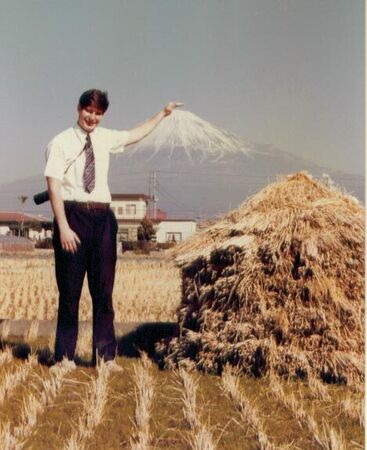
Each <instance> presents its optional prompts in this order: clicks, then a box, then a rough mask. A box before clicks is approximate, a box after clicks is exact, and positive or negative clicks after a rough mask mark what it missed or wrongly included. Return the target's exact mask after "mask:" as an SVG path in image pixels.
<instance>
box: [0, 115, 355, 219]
mask: <svg viewBox="0 0 367 450" xmlns="http://www.w3.org/2000/svg"><path fill="white" fill-rule="evenodd" d="M299 170H307V171H309V172H310V173H311V174H312V175H313V176H315V177H321V176H322V174H323V173H327V174H328V175H329V176H330V177H331V178H332V179H333V180H334V181H335V183H336V184H338V185H341V186H343V187H344V188H345V189H346V191H347V192H349V193H352V194H353V195H355V196H356V197H357V198H359V199H360V200H361V201H363V200H364V178H363V177H362V176H358V175H348V174H345V173H341V172H335V171H332V170H328V169H327V168H324V167H320V166H318V165H316V164H314V163H312V162H310V161H307V160H304V159H302V158H299V157H296V156H294V155H292V154H290V153H287V152H283V151H280V150H278V149H276V148H273V147H271V146H264V145H257V144H253V143H249V142H246V141H245V140H243V139H242V138H240V137H239V136H237V135H235V134H233V133H231V132H229V131H227V130H224V129H221V128H219V127H217V126H215V125H213V124H211V123H209V122H207V121H205V120H203V119H201V118H200V117H198V116H196V115H195V114H193V113H191V112H189V111H181V110H175V111H174V112H173V113H172V114H171V115H170V116H168V117H166V118H165V119H164V120H163V121H162V122H161V123H160V124H159V126H158V127H157V128H156V129H155V130H154V131H153V132H152V133H151V134H150V135H149V136H147V137H146V138H145V139H143V140H142V141H140V142H139V143H137V144H135V145H133V146H130V147H127V148H126V150H125V152H124V153H122V154H116V155H111V164H110V174H109V180H110V188H111V192H114V193H129V192H130V193H133V192H135V193H137V192H139V193H147V194H148V193H149V178H150V175H151V174H152V172H156V186H155V192H156V195H157V197H158V207H159V208H160V209H163V210H165V211H167V212H168V214H169V216H171V217H172V216H173V217H180V218H184V217H185V218H198V217H199V218H200V217H201V218H206V217H213V216H217V215H220V214H224V213H225V212H227V211H228V210H230V209H233V208H235V207H236V206H238V205H239V204H240V203H242V202H243V201H244V200H245V198H246V197H248V196H249V195H252V194H254V193H255V192H257V191H258V190H260V189H261V188H262V187H264V186H265V185H266V184H268V183H269V182H271V181H274V180H275V178H276V176H277V175H281V174H289V173H294V172H296V171H299ZM44 189H45V181H44V179H43V177H42V175H40V176H36V177H32V178H28V179H25V180H18V181H17V182H13V183H8V184H6V185H2V190H1V195H0V210H5V209H6V210H9V209H10V210H20V203H19V202H17V197H18V196H20V195H29V197H30V199H29V200H28V201H27V203H26V204H25V210H26V211H28V212H32V213H40V214H47V212H49V213H50V206H49V204H46V205H42V206H35V205H33V203H32V200H31V197H32V195H33V194H34V193H36V192H38V191H40V190H44Z"/></svg>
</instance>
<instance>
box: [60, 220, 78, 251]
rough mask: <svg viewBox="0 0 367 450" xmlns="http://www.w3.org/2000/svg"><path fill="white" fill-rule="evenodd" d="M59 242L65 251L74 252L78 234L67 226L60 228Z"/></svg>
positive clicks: (76, 248) (76, 247) (76, 246)
mask: <svg viewBox="0 0 367 450" xmlns="http://www.w3.org/2000/svg"><path fill="white" fill-rule="evenodd" d="M60 243H61V247H62V249H63V250H64V251H65V252H70V253H76V252H77V251H78V245H80V239H79V237H78V235H77V234H76V233H75V232H74V231H73V230H72V229H71V228H70V227H69V226H68V227H65V228H62V229H60Z"/></svg>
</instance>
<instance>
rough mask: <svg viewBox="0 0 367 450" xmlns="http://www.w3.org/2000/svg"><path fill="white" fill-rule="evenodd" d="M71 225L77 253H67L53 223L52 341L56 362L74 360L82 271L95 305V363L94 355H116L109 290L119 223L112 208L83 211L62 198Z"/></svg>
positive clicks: (105, 356) (80, 207) (94, 361)
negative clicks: (55, 305)
mask: <svg viewBox="0 0 367 450" xmlns="http://www.w3.org/2000/svg"><path fill="white" fill-rule="evenodd" d="M65 213H66V217H67V220H68V223H69V226H70V228H71V229H72V230H73V231H74V232H75V233H76V234H77V235H78V237H79V239H80V241H81V244H80V245H79V247H78V251H77V252H76V253H75V254H72V253H70V252H65V251H64V250H62V248H61V244H60V232H59V228H58V226H57V223H56V221H54V236H53V243H54V249H55V266H56V279H57V286H58V288H59V294H60V295H59V310H58V316H57V330H56V342H55V360H56V361H61V360H62V358H63V357H64V356H66V357H67V358H69V359H73V358H74V354H75V347H76V342H77V337H78V313H79V300H80V295H81V291H82V286H83V280H84V276H85V273H87V276H88V286H89V292H90V294H91V297H92V304H93V363H94V364H95V363H96V354H98V356H100V357H103V358H104V360H105V361H108V360H111V359H113V358H114V357H115V354H116V339H115V330H114V326H113V319H114V311H113V306H112V290H113V284H114V279H115V266H116V233H117V221H116V218H115V216H114V214H113V212H112V211H111V209H110V208H106V209H92V208H91V209H87V208H86V207H85V206H81V205H80V204H78V203H76V202H69V203H68V202H65Z"/></svg>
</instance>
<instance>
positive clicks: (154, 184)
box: [152, 171, 158, 219]
mask: <svg viewBox="0 0 367 450" xmlns="http://www.w3.org/2000/svg"><path fill="white" fill-rule="evenodd" d="M156 192H157V172H156V171H154V172H153V174H152V198H153V219H156V218H157V203H158V197H157V194H156Z"/></svg>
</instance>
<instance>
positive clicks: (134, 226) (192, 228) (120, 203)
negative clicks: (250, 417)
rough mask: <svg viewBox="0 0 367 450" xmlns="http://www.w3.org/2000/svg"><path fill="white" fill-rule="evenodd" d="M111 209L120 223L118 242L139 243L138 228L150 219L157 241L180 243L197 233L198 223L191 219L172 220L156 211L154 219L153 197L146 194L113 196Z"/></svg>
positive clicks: (161, 212) (162, 212)
mask: <svg viewBox="0 0 367 450" xmlns="http://www.w3.org/2000/svg"><path fill="white" fill-rule="evenodd" d="M111 197H112V201H111V209H112V210H113V212H114V213H115V216H116V219H117V222H118V227H119V228H118V235H117V241H118V242H120V241H137V240H138V228H139V227H140V224H141V222H142V220H143V219H144V218H149V219H150V220H151V221H152V222H153V225H154V228H155V230H156V241H157V242H158V243H163V242H180V241H183V240H184V239H187V238H188V237H189V236H191V235H193V234H194V233H195V232H196V221H195V220H191V219H170V218H168V217H167V213H166V212H165V211H162V210H160V209H157V210H156V213H155V217H154V218H153V217H152V213H151V208H149V206H150V202H151V200H152V199H151V197H149V196H148V195H146V194H111Z"/></svg>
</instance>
